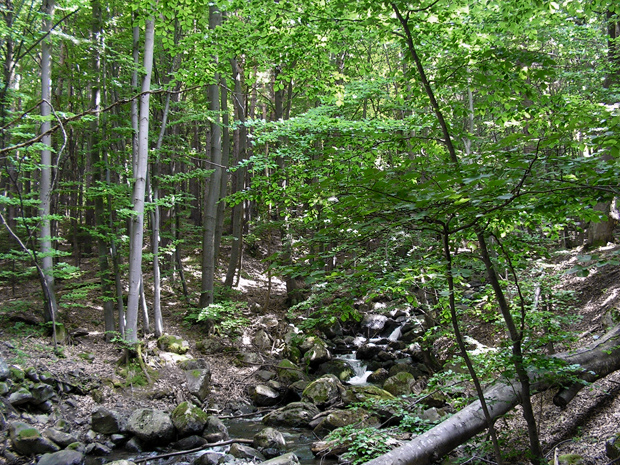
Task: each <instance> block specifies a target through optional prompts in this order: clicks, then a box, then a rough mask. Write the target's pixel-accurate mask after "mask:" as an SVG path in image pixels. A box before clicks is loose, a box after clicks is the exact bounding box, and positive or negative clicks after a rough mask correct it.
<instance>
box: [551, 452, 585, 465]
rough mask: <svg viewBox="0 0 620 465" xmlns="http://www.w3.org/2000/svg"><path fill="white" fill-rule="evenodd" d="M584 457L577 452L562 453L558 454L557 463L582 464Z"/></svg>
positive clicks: (561, 464)
mask: <svg viewBox="0 0 620 465" xmlns="http://www.w3.org/2000/svg"><path fill="white" fill-rule="evenodd" d="M584 463H586V462H585V460H584V458H583V457H582V456H581V455H579V454H563V455H560V456H558V464H559V465H583V464H584Z"/></svg>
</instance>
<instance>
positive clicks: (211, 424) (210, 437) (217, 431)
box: [202, 415, 229, 443]
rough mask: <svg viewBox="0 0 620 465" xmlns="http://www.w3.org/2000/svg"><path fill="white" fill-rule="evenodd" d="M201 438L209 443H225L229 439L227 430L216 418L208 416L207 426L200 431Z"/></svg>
mask: <svg viewBox="0 0 620 465" xmlns="http://www.w3.org/2000/svg"><path fill="white" fill-rule="evenodd" d="M202 437H203V438H205V439H206V440H207V441H209V443H214V442H220V441H226V440H228V439H229V436H228V428H226V425H225V424H224V423H222V420H220V419H219V418H218V417H216V416H214V415H209V418H208V419H207V424H206V425H205V427H204V430H203V431H202Z"/></svg>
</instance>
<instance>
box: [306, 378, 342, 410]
mask: <svg viewBox="0 0 620 465" xmlns="http://www.w3.org/2000/svg"><path fill="white" fill-rule="evenodd" d="M345 391H346V389H345V387H344V385H343V384H342V383H341V382H340V380H339V379H338V378H336V377H335V376H334V375H325V376H323V377H321V378H319V379H317V380H315V381H313V382H311V383H310V384H309V385H308V387H307V388H306V389H305V390H304V392H303V394H302V395H301V400H302V402H310V403H312V404H314V405H316V406H317V407H318V408H320V409H325V408H328V407H331V406H332V405H335V404H337V403H339V402H341V401H342V396H343V395H344V393H345Z"/></svg>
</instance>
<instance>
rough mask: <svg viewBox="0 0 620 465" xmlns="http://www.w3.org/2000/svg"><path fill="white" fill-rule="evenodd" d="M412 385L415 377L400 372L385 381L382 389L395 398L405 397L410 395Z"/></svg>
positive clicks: (405, 372)
mask: <svg viewBox="0 0 620 465" xmlns="http://www.w3.org/2000/svg"><path fill="white" fill-rule="evenodd" d="M414 383H415V377H414V376H413V375H412V374H411V373H409V372H407V371H401V372H399V373H397V374H395V375H394V376H390V377H389V378H388V379H386V380H385V382H384V383H383V389H385V390H386V391H388V392H389V393H390V394H392V395H395V396H405V395H409V394H411V387H412V385H413V384H414Z"/></svg>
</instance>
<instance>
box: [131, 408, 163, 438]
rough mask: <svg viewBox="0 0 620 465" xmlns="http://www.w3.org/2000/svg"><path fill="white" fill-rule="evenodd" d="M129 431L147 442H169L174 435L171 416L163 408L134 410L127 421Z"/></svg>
mask: <svg viewBox="0 0 620 465" xmlns="http://www.w3.org/2000/svg"><path fill="white" fill-rule="evenodd" d="M127 431H129V432H130V433H132V434H134V435H135V436H136V437H137V438H138V439H140V440H141V441H143V442H144V443H145V444H149V445H152V444H157V445H158V446H161V445H165V444H168V443H169V442H170V441H171V440H172V438H173V437H174V425H173V424H172V420H171V419H170V416H169V415H168V414H166V413H165V412H162V411H161V410H154V409H149V408H142V409H138V410H136V411H134V412H133V413H132V414H131V416H130V417H129V420H128V421H127Z"/></svg>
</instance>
